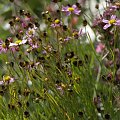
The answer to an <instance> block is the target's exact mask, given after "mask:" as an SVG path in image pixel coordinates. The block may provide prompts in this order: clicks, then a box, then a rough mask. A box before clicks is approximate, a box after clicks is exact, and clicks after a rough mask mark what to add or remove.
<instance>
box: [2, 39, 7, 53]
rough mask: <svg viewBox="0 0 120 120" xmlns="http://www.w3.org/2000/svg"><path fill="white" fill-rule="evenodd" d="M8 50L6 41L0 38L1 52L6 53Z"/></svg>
mask: <svg viewBox="0 0 120 120" xmlns="http://www.w3.org/2000/svg"><path fill="white" fill-rule="evenodd" d="M7 50H8V47H7V46H6V44H5V42H3V41H2V40H0V53H2V52H4V53H6V52H7Z"/></svg>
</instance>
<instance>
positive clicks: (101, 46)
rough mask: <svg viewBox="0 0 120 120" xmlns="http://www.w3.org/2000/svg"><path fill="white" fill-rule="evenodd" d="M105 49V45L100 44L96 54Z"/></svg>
mask: <svg viewBox="0 0 120 120" xmlns="http://www.w3.org/2000/svg"><path fill="white" fill-rule="evenodd" d="M104 49H105V45H104V44H103V43H99V44H98V45H97V47H96V52H97V53H101V52H102V51H103V50H104Z"/></svg>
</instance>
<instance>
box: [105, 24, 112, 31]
mask: <svg viewBox="0 0 120 120" xmlns="http://www.w3.org/2000/svg"><path fill="white" fill-rule="evenodd" d="M110 26H111V24H106V25H105V26H104V27H103V29H104V30H106V29H107V28H109V27H110Z"/></svg>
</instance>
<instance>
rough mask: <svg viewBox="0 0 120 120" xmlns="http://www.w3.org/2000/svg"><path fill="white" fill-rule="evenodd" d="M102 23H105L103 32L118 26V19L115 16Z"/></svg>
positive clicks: (119, 20) (119, 22)
mask: <svg viewBox="0 0 120 120" xmlns="http://www.w3.org/2000/svg"><path fill="white" fill-rule="evenodd" d="M102 22H103V23H106V25H105V26H104V27H103V29H104V30H106V29H107V28H109V27H111V26H112V25H115V26H120V19H117V16H116V15H112V16H111V18H110V20H105V19H103V20H102Z"/></svg>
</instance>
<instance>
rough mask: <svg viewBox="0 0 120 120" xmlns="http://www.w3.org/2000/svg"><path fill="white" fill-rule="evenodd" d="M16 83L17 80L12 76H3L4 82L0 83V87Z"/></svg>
mask: <svg viewBox="0 0 120 120" xmlns="http://www.w3.org/2000/svg"><path fill="white" fill-rule="evenodd" d="M14 81H15V79H14V78H12V77H10V76H3V80H2V81H0V85H7V84H10V83H13V82H14Z"/></svg>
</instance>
